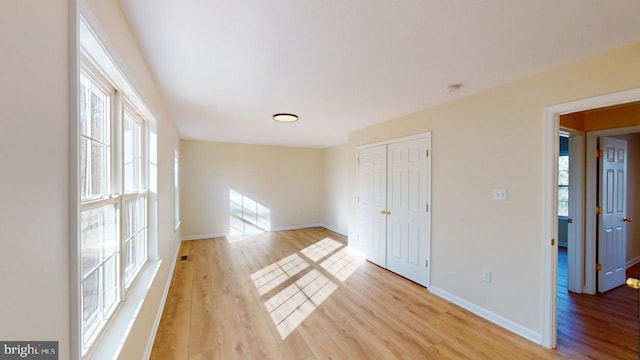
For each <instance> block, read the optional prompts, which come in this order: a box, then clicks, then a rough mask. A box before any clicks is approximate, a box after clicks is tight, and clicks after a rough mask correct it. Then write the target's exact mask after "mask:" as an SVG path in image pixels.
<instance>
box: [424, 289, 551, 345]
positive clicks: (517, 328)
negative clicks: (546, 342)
mask: <svg viewBox="0 0 640 360" xmlns="http://www.w3.org/2000/svg"><path fill="white" fill-rule="evenodd" d="M429 291H431V292H432V293H433V294H435V295H438V296H439V297H441V298H443V299H445V300H447V301H450V302H452V303H454V304H456V305H458V306H460V307H463V308H465V309H467V310H469V311H471V312H472V313H474V314H476V315H478V316H480V317H483V318H485V319H487V320H489V321H491V322H492V323H494V324H496V325H499V326H502V327H503V328H505V329H507V330H509V331H511V332H514V333H516V334H518V335H520V336H522V337H523V338H525V339H528V340H531V341H533V342H534V343H536V344H542V335H541V334H540V333H537V332H535V331H533V330H531V329H528V328H526V327H524V326H522V325H519V324H516V323H514V322H513V321H511V320H509V319H507V318H504V317H502V316H500V315H498V314H495V313H493V312H491V311H489V310H487V309H485V308H482V307H480V306H478V305H476V304H473V303H470V302H469V301H467V300H464V299H462V298H459V297H457V296H455V295H453V294H451V293H449V292H447V291H444V290H442V289H440V288H438V287H435V286H431V287H430V288H429Z"/></svg>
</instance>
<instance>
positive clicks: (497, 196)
mask: <svg viewBox="0 0 640 360" xmlns="http://www.w3.org/2000/svg"><path fill="white" fill-rule="evenodd" d="M493 200H502V201H504V200H507V189H493Z"/></svg>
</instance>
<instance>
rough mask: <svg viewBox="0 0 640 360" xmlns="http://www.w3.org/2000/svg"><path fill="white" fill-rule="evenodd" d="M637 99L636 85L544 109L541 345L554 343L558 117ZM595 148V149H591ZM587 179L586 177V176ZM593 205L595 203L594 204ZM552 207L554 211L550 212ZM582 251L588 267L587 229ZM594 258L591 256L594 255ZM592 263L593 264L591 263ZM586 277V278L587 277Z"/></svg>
mask: <svg viewBox="0 0 640 360" xmlns="http://www.w3.org/2000/svg"><path fill="white" fill-rule="evenodd" d="M638 100H640V88H637V89H631V90H626V91H621V92H617V93H613V94H607V95H602V96H597V97H593V98H589V99H583V100H578V101H573V102H569V103H565V104H558V105H554V106H549V107H547V108H545V109H544V119H543V128H544V130H543V154H544V155H543V156H544V158H543V176H544V178H543V186H544V188H543V189H542V193H543V197H544V200H543V201H544V206H543V212H544V213H543V237H542V239H541V242H542V245H541V246H542V259H543V262H542V266H543V267H542V273H543V274H542V277H543V278H542V279H543V281H542V338H541V340H542V341H541V343H542V345H544V346H546V347H548V348H554V347H555V346H556V342H557V330H556V326H557V316H556V301H557V277H556V276H557V271H558V262H557V257H558V248H557V247H556V246H547V244H548V241H549V239H550V238H557V234H558V212H557V207H558V204H557V202H555V204H554V201H555V200H556V199H557V196H558V194H557V191H555V189H556V188H555V186H553V185H554V183H556V185H557V181H558V174H557V172H558V169H557V166H555V163H556V162H557V155H558V149H557V148H558V141H557V136H558V123H559V116H560V115H562V114H569V113H572V112H577V111H582V110H587V109H594V108H601V107H607V106H612V105H618V104H624V103H630V102H634V101H638ZM593 150H594V151H595V148H594V149H593ZM586 151H587V156H589V140H588V136H587V150H586ZM590 166H591V167H593V165H590V164H589V160H588V159H587V174H588V173H589V170H590V169H589V168H590ZM587 180H588V179H587ZM592 190H593V189H592V188H590V187H589V184H587V187H586V192H587V199H586V202H585V209H588V208H589V206H590V205H591V204H592V202H590V200H591V199H589V197H590V196H591V197H595V196H594V195H593V194H591V195H590V191H592ZM594 206H595V205H594ZM554 210H555V211H554ZM589 218H590V217H586V226H587V229H589V226H590V225H591V223H592V222H594V221H593V220H590V219H589ZM586 238H587V243H586V249H585V250H586V253H585V255H586V256H585V267H586V268H588V266H589V261H590V260H591V259H590V257H587V256H591V255H590V254H588V252H589V243H588V241H589V231H587V233H586ZM594 258H595V257H594ZM593 264H595V263H593ZM587 279H588V277H587ZM587 279H585V291H586V290H587V289H586V288H587V286H586V285H587V281H586V280H587Z"/></svg>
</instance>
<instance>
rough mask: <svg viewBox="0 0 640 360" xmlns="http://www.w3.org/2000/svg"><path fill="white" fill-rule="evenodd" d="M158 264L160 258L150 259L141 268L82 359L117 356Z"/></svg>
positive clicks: (153, 277) (160, 261)
mask: <svg viewBox="0 0 640 360" xmlns="http://www.w3.org/2000/svg"><path fill="white" fill-rule="evenodd" d="M160 264H162V260H156V261H150V262H149V263H148V264H147V265H146V266H145V267H144V268H143V269H142V271H141V272H140V274H139V277H138V279H136V280H135V281H134V283H133V285H132V286H131V288H130V289H129V292H128V294H127V297H126V299H125V300H124V301H123V302H122V304H120V307H119V308H118V310H116V313H115V314H113V317H112V318H111V320H110V321H109V324H107V326H106V327H105V329H104V331H103V333H102V335H101V336H100V337H99V338H98V340H96V343H95V344H94V346H93V348H92V349H91V350H89V352H88V353H87V354H86V355H85V356H83V359H117V358H118V357H119V355H120V351H121V350H122V347H123V345H124V343H125V342H126V340H127V337H128V336H129V331H130V330H131V328H132V327H133V324H134V322H135V321H136V318H137V316H138V312H139V311H140V308H141V307H142V304H143V302H144V299H145V298H146V296H147V293H148V291H149V288H150V287H151V284H152V283H153V280H154V279H155V277H156V274H157V273H158V269H160Z"/></svg>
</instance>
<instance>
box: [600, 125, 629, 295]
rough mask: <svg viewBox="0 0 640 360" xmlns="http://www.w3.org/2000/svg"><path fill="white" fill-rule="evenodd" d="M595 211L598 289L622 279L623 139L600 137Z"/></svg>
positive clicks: (623, 244) (625, 172)
mask: <svg viewBox="0 0 640 360" xmlns="http://www.w3.org/2000/svg"><path fill="white" fill-rule="evenodd" d="M599 148H600V149H601V150H602V156H600V158H599V164H600V171H599V174H598V176H599V189H598V191H599V195H598V197H599V204H600V208H601V211H600V214H598V264H599V271H598V292H605V291H608V290H611V289H613V288H615V287H618V286H620V285H622V284H624V283H625V275H626V231H625V228H626V226H625V224H626V222H625V221H626V187H627V142H626V140H621V139H614V138H610V137H601V138H600V147H599Z"/></svg>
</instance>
